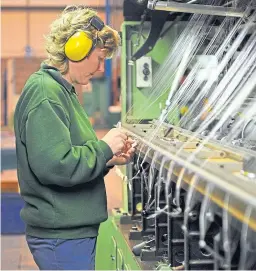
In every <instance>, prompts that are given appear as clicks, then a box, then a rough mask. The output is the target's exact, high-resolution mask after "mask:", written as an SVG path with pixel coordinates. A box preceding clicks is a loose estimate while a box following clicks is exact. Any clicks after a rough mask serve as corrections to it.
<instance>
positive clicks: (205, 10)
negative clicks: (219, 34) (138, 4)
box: [148, 0, 246, 17]
mask: <svg viewBox="0 0 256 271" xmlns="http://www.w3.org/2000/svg"><path fill="white" fill-rule="evenodd" d="M148 8H149V9H153V10H164V11H172V12H184V13H194V14H206V15H216V16H229V17H244V16H245V14H246V13H245V12H244V11H243V10H241V9H236V8H227V7H220V6H211V5H199V4H188V3H176V2H173V1H168V2H164V1H155V0H149V1H148Z"/></svg>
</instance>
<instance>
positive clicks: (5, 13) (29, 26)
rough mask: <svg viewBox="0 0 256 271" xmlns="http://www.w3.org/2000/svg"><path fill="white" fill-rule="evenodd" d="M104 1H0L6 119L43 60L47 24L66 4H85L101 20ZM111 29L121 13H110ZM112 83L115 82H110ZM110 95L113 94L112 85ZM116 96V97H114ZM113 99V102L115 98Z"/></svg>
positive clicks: (80, 88) (78, 89)
mask: <svg viewBox="0 0 256 271" xmlns="http://www.w3.org/2000/svg"><path fill="white" fill-rule="evenodd" d="M105 1H106V0H62V1H59V0H2V1H1V9H2V10H1V25H2V34H1V37H2V40H1V64H2V65H1V66H2V75H1V76H2V86H1V87H2V89H3V82H4V81H3V72H4V70H5V68H7V74H8V80H7V92H8V93H7V94H8V103H7V105H8V108H7V113H8V120H9V122H10V121H11V116H12V113H13V110H14V108H15V105H16V102H17V100H18V97H19V95H20V92H21V90H22V88H23V86H24V84H25V82H26V80H27V78H28V77H29V75H30V74H31V73H33V72H35V71H36V70H37V69H38V68H39V66H40V63H41V61H42V60H43V59H45V58H46V52H45V49H44V35H45V34H47V33H48V31H49V26H50V24H51V22H52V21H53V20H54V19H56V18H57V16H58V15H59V14H60V12H61V11H62V10H63V9H64V8H65V6H66V5H70V4H87V5H88V6H91V7H93V8H94V9H96V10H97V11H98V14H99V16H100V17H101V18H102V19H103V21H105ZM114 12H115V15H114V16H113V17H114V18H115V21H112V23H113V24H111V25H113V26H114V27H116V28H117V30H120V27H119V25H120V23H119V22H120V21H121V20H122V11H121V10H120V9H119V11H118V12H117V10H114ZM28 45H29V47H30V48H31V54H30V55H31V57H32V58H26V46H28ZM116 68H117V67H116V65H113V70H114V72H113V75H114V77H116V74H117V72H118V71H117V69H116ZM113 81H114V82H116V79H115V78H114V79H113ZM76 90H77V92H78V97H79V100H80V101H81V102H82V100H83V94H82V87H81V86H76ZM113 92H114V93H116V87H115V85H114V87H113ZM114 96H116V95H114ZM115 100H116V99H115ZM3 104H4V101H3V92H2V97H1V105H2V106H1V108H2V112H1V125H3V120H4V111H3V110H4V107H3Z"/></svg>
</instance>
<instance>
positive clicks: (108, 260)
mask: <svg viewBox="0 0 256 271" xmlns="http://www.w3.org/2000/svg"><path fill="white" fill-rule="evenodd" d="M117 221H119V216H111V217H109V219H108V220H107V221H106V222H104V223H102V225H101V227H100V231H99V236H98V240H97V247H96V266H95V269H96V270H140V269H141V268H140V266H139V265H138V263H137V261H136V259H135V256H134V255H133V253H132V251H131V250H130V248H129V246H128V244H127V243H126V241H125V239H124V236H123V235H122V233H121V231H120V230H119V228H118V227H117V225H116V222H117Z"/></svg>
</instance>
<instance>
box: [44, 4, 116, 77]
mask: <svg viewBox="0 0 256 271" xmlns="http://www.w3.org/2000/svg"><path fill="white" fill-rule="evenodd" d="M94 16H97V12H96V11H95V10H93V9H91V8H88V7H86V6H83V5H79V6H76V5H72V6H67V7H66V8H65V9H64V11H63V12H62V13H61V14H60V16H59V17H58V18H57V19H56V20H55V21H53V23H52V24H51V26H50V33H49V34H48V35H47V36H45V39H46V44H45V47H46V51H47V53H48V58H47V60H46V61H45V62H46V63H47V64H49V65H52V66H55V67H57V68H58V69H59V70H60V71H61V73H62V74H65V73H67V72H68V61H67V58H66V56H65V53H64V46H65V43H66V42H67V40H68V38H69V37H70V36H72V35H73V34H74V33H75V32H76V31H80V30H82V31H84V32H85V33H86V34H87V35H88V36H89V37H90V38H92V39H95V38H96V37H97V46H98V47H101V48H103V49H104V50H105V51H106V57H107V58H112V57H113V55H114V54H115V52H116V51H117V49H118V46H119V44H120V36H119V34H118V32H117V31H116V30H114V29H112V28H111V27H109V26H107V25H105V26H104V27H103V29H102V30H101V31H97V30H96V29H95V28H94V27H93V26H92V25H90V23H89V22H90V20H91V18H92V17H94Z"/></svg>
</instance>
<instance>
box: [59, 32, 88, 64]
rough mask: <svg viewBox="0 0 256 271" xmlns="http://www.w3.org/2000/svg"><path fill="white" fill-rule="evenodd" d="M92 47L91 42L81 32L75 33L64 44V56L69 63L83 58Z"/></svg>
mask: <svg viewBox="0 0 256 271" xmlns="http://www.w3.org/2000/svg"><path fill="white" fill-rule="evenodd" d="M92 46H93V41H92V40H91V39H90V38H89V37H88V36H87V35H86V34H85V32H83V31H78V32H76V33H75V34H74V35H73V36H71V37H70V38H69V39H68V41H67V42H66V44H65V48H64V51H65V55H66V56H67V58H68V59H70V60H71V61H80V60H82V59H83V58H85V57H86V56H87V55H88V53H89V52H90V50H91V48H92Z"/></svg>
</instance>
